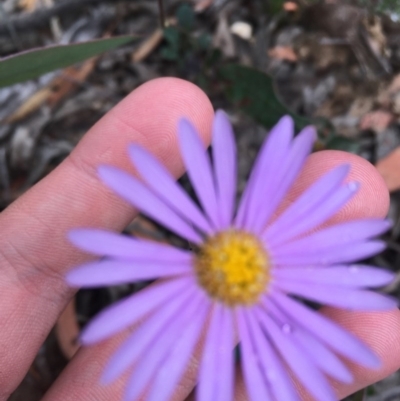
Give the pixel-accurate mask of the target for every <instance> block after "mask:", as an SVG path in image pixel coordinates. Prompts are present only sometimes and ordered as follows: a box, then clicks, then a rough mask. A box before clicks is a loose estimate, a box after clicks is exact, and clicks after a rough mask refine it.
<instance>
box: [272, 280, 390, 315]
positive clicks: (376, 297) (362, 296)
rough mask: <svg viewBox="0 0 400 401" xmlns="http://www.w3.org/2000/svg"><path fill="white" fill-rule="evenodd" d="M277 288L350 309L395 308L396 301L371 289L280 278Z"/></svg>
mask: <svg viewBox="0 0 400 401" xmlns="http://www.w3.org/2000/svg"><path fill="white" fill-rule="evenodd" d="M275 285H276V286H277V287H279V289H281V290H283V291H285V292H287V293H289V294H293V295H298V296H300V297H303V298H306V299H309V300H311V301H316V302H319V303H321V304H324V305H330V306H334V307H337V308H345V309H350V310H364V311H378V310H391V309H395V308H397V301H396V300H394V299H392V298H390V297H388V296H386V295H381V294H378V293H376V292H373V291H367V290H358V289H349V288H344V287H335V286H333V285H321V284H310V283H300V282H296V281H289V280H281V281H278V282H276V283H275Z"/></svg>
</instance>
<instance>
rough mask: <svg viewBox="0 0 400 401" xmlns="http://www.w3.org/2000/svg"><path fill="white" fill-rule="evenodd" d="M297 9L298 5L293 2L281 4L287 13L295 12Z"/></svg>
mask: <svg viewBox="0 0 400 401" xmlns="http://www.w3.org/2000/svg"><path fill="white" fill-rule="evenodd" d="M298 8H299V6H298V4H297V3H295V2H294V1H287V2H286V3H284V4H283V9H284V10H285V11H287V12H294V11H297V10H298Z"/></svg>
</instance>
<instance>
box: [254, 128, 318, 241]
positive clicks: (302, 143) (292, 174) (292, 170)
mask: <svg viewBox="0 0 400 401" xmlns="http://www.w3.org/2000/svg"><path fill="white" fill-rule="evenodd" d="M316 137H317V134H316V132H315V129H314V128H313V127H307V128H304V129H303V130H302V131H301V132H300V133H299V134H298V135H297V137H296V138H295V139H294V141H293V143H292V146H291V148H290V151H289V153H288V155H287V156H286V158H285V161H284V163H283V166H282V167H281V168H280V169H279V170H278V172H277V173H276V184H275V185H274V186H273V188H271V191H272V192H270V193H269V194H268V195H269V196H268V197H267V196H266V197H265V198H264V199H263V203H262V204H261V205H262V207H260V208H259V210H258V213H257V218H256V219H255V220H254V222H253V224H252V225H251V226H249V227H248V229H249V230H252V231H253V232H255V233H257V234H261V233H262V232H263V231H264V230H265V227H266V225H267V223H268V222H269V220H270V219H271V217H272V216H273V214H274V212H275V211H276V209H277V207H278V206H279V204H280V203H281V202H282V199H283V198H284V197H285V195H286V193H287V191H288V190H289V189H290V187H291V186H292V185H293V183H294V181H295V179H296V177H297V176H298V175H299V173H300V171H301V169H302V168H303V165H304V163H305V161H306V159H307V157H308V156H309V154H310V153H311V150H312V147H313V144H314V142H315V139H316Z"/></svg>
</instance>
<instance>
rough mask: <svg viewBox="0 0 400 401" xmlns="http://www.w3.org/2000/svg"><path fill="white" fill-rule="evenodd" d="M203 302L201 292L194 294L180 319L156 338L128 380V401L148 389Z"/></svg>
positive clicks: (182, 310)
mask: <svg viewBox="0 0 400 401" xmlns="http://www.w3.org/2000/svg"><path fill="white" fill-rule="evenodd" d="M203 300H204V297H203V296H202V294H201V293H200V292H196V293H194V294H193V297H192V298H191V299H189V301H188V302H187V303H186V304H185V305H184V306H183V308H182V309H181V313H180V315H179V318H178V319H177V320H173V321H170V324H169V325H167V327H165V328H164V330H163V331H162V333H159V335H158V336H157V337H156V339H155V341H154V342H153V345H152V347H151V348H150V349H149V350H148V352H147V353H146V358H142V359H139V362H138V364H137V365H136V366H135V368H134V370H133V373H132V375H131V377H130V378H129V380H128V385H127V388H126V393H125V400H126V401H132V400H136V399H137V398H138V397H139V396H140V395H141V394H142V393H143V391H144V390H145V389H146V388H147V386H148V385H149V382H150V380H152V378H153V377H154V375H155V374H156V372H157V370H158V369H159V368H160V367H161V364H162V362H163V360H164V359H165V358H166V357H167V356H168V354H169V353H170V350H171V347H173V346H174V344H176V343H177V341H178V340H179V339H180V338H181V335H182V333H183V331H184V330H185V327H187V325H188V324H189V322H190V321H193V316H196V312H197V311H199V309H200V307H201V305H202V304H203ZM178 342H179V341H178Z"/></svg>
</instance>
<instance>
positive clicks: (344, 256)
mask: <svg viewBox="0 0 400 401" xmlns="http://www.w3.org/2000/svg"><path fill="white" fill-rule="evenodd" d="M385 248H386V244H385V243H384V242H383V241H366V242H360V243H354V244H347V245H342V246H340V245H339V246H334V247H332V248H329V249H323V250H321V251H320V250H318V249H316V250H310V251H309V252H307V251H305V250H303V252H300V251H299V252H297V253H294V252H293V253H287V254H283V253H282V254H274V253H273V252H271V255H272V259H273V260H274V264H275V265H276V266H310V265H320V266H328V265H333V264H338V263H350V262H356V261H357V260H360V259H366V258H368V257H370V256H373V255H376V254H377V253H379V252H381V251H383V250H384V249H385Z"/></svg>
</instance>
